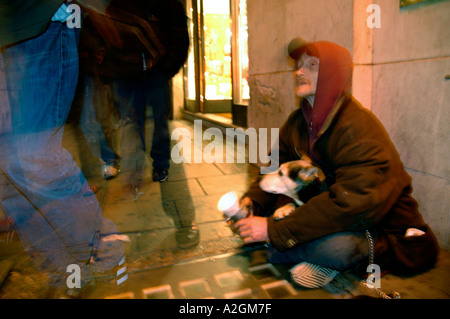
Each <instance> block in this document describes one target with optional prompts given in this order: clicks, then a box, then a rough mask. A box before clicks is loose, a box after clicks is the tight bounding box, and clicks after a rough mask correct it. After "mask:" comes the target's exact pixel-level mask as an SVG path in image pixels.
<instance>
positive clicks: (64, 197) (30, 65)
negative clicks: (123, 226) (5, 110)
mask: <svg viewBox="0 0 450 319" xmlns="http://www.w3.org/2000/svg"><path fill="white" fill-rule="evenodd" d="M75 32H76V30H75V29H69V28H68V27H67V26H66V25H65V24H63V23H59V22H52V23H50V25H49V27H48V29H47V30H46V31H45V32H44V33H43V34H41V35H40V36H38V37H36V38H33V39H30V40H27V41H24V42H22V43H19V44H16V45H14V46H12V47H9V48H6V49H5V50H4V51H3V52H2V55H1V56H0V58H3V62H4V77H5V80H6V81H5V82H6V90H7V92H8V97H9V108H10V112H11V124H12V129H11V131H9V132H6V133H5V134H3V135H0V143H1V145H0V170H1V174H0V178H1V180H0V200H1V202H0V204H1V206H2V207H3V209H4V211H5V213H6V214H7V215H8V216H9V217H11V218H13V219H14V220H15V230H16V231H17V233H18V235H19V237H20V239H21V242H22V244H23V246H24V248H25V250H26V251H27V252H28V253H30V255H31V256H32V257H33V260H34V261H35V262H36V264H37V265H38V266H39V267H40V268H41V270H43V271H48V272H50V273H53V274H66V270H67V267H68V266H69V265H70V264H78V265H80V267H81V270H82V274H83V271H86V270H87V266H86V264H87V263H89V261H91V260H96V261H97V263H96V265H98V266H99V267H100V268H102V269H108V268H110V267H113V266H114V265H116V264H117V262H119V260H120V259H122V257H123V244H122V243H120V242H112V243H105V242H102V241H101V238H102V236H104V235H105V234H109V233H117V229H116V227H115V225H114V224H113V223H112V222H111V221H109V220H107V219H105V218H103V216H102V212H101V208H100V205H99V202H98V201H97V198H96V197H95V195H91V196H85V195H84V194H83V192H82V190H83V188H85V187H86V186H88V185H87V183H86V179H85V178H84V176H83V174H82V173H81V171H80V169H79V167H78V166H77V165H76V163H75V162H74V160H73V158H72V156H71V155H70V154H69V153H68V152H67V151H66V150H65V149H64V148H63V147H62V137H63V131H64V125H65V121H66V119H67V116H68V113H69V110H70V106H71V103H72V100H73V97H74V92H75V89H76V83H77V77H78V53H77V43H76V34H75ZM0 71H1V70H0ZM0 103H4V101H0ZM107 245H109V246H107Z"/></svg>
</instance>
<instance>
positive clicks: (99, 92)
mask: <svg viewBox="0 0 450 319" xmlns="http://www.w3.org/2000/svg"><path fill="white" fill-rule="evenodd" d="M93 85H94V93H93V106H94V110H95V118H96V121H97V122H98V123H99V125H100V127H101V130H102V135H103V137H102V138H101V139H100V152H101V157H102V160H103V161H104V162H105V164H106V165H107V166H108V167H112V168H114V169H115V172H113V173H112V174H113V175H111V174H109V176H105V177H106V178H111V177H115V176H116V175H117V174H118V173H119V171H120V167H121V164H122V163H121V150H120V147H121V137H122V136H121V134H122V130H121V118H120V112H119V109H118V106H117V102H116V99H115V95H114V88H113V83H112V81H110V80H105V79H102V78H99V77H95V78H94V79H93Z"/></svg>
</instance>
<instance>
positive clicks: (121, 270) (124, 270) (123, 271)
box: [116, 257, 128, 285]
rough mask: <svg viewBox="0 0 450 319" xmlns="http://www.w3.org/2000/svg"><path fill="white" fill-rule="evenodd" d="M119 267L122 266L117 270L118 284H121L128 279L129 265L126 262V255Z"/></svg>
mask: <svg viewBox="0 0 450 319" xmlns="http://www.w3.org/2000/svg"><path fill="white" fill-rule="evenodd" d="M122 265H123V266H122ZM118 267H121V268H119V269H118V270H117V273H116V276H117V285H120V284H121V283H123V282H124V281H126V280H127V279H128V274H127V265H126V263H125V257H123V258H122V260H121V261H120V262H119V264H118ZM122 275H123V276H122Z"/></svg>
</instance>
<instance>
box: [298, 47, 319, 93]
mask: <svg viewBox="0 0 450 319" xmlns="http://www.w3.org/2000/svg"><path fill="white" fill-rule="evenodd" d="M295 63H296V66H295V67H296V70H295V71H294V79H295V94H296V95H297V96H298V97H307V96H312V95H315V94H316V89H317V79H318V77H319V58H318V57H315V56H311V55H308V54H306V52H304V53H303V54H302V56H301V57H300V58H299V59H298V60H297V61H295Z"/></svg>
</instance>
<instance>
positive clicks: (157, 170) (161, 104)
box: [146, 67, 170, 181]
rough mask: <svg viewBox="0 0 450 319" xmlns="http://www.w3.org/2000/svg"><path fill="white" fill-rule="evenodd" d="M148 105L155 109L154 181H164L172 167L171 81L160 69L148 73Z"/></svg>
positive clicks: (152, 153) (152, 151) (156, 68)
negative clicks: (169, 119)
mask: <svg viewBox="0 0 450 319" xmlns="http://www.w3.org/2000/svg"><path fill="white" fill-rule="evenodd" d="M146 73H147V74H146V94H147V103H148V104H149V105H151V107H152V109H153V121H154V130H153V138H152V149H151V151H150V156H151V158H152V159H153V169H154V177H153V179H154V180H159V181H164V180H165V179H166V178H167V174H168V169H169V167H170V133H169V125H168V116H169V112H170V99H169V82H168V81H169V79H168V77H167V75H166V74H165V73H164V72H163V70H162V69H160V68H159V67H155V68H153V69H151V70H149V71H146Z"/></svg>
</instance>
